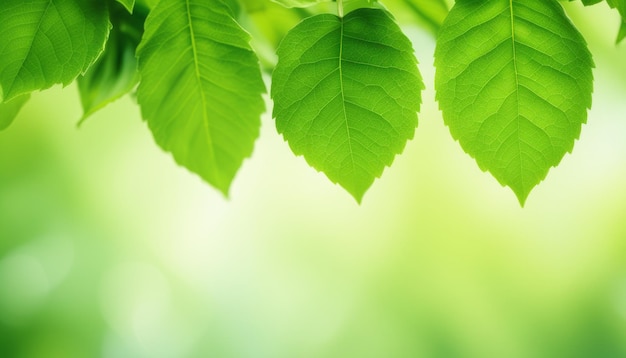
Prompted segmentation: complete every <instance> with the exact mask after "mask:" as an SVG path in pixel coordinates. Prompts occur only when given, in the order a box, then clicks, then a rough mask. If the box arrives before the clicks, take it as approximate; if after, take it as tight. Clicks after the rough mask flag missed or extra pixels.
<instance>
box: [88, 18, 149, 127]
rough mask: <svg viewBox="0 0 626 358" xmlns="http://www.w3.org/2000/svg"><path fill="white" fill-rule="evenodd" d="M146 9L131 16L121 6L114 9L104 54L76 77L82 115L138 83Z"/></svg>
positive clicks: (89, 112)
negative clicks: (138, 62)
mask: <svg viewBox="0 0 626 358" xmlns="http://www.w3.org/2000/svg"><path fill="white" fill-rule="evenodd" d="M146 15H147V10H146V9H144V8H142V7H138V8H137V9H136V11H135V13H134V14H133V15H130V14H129V13H127V12H126V10H125V9H123V8H122V7H121V6H117V7H113V8H112V9H111V21H112V22H113V29H112V30H111V33H110V35H109V40H108V41H107V44H106V47H105V50H104V53H103V54H102V55H101V56H100V58H99V59H98V61H97V62H96V63H95V64H94V65H93V66H91V67H90V68H89V70H88V71H87V73H85V75H83V76H79V77H78V78H77V81H76V82H77V83H78V90H79V93H80V100H81V104H82V106H83V117H82V119H81V121H83V120H85V119H86V118H87V117H88V116H90V115H91V114H93V113H95V112H96V111H98V110H99V109H101V108H103V107H104V106H106V105H107V104H109V103H111V102H113V101H114V100H116V99H118V98H120V97H122V96H123V95H125V94H126V93H128V92H129V91H130V90H132V89H133V88H134V87H135V85H136V84H137V83H138V82H139V72H138V71H137V59H136V57H135V49H136V48H137V45H139V41H140V40H141V35H142V32H143V25H144V21H145V17H146Z"/></svg>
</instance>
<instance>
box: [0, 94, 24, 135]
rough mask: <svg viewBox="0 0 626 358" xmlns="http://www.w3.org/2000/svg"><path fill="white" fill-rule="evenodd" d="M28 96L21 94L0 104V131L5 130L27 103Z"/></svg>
mask: <svg viewBox="0 0 626 358" xmlns="http://www.w3.org/2000/svg"><path fill="white" fill-rule="evenodd" d="M29 98H30V94H23V95H21V96H18V97H16V98H13V99H12V100H10V101H8V102H5V103H0V131H1V130H4V129H6V128H7V127H8V126H9V125H11V123H13V120H14V119H15V117H16V116H17V114H18V113H19V111H20V109H22V106H23V105H24V104H25V103H26V102H27V101H28V99H29Z"/></svg>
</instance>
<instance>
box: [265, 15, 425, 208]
mask: <svg viewBox="0 0 626 358" xmlns="http://www.w3.org/2000/svg"><path fill="white" fill-rule="evenodd" d="M422 88H423V84H422V79H421V76H420V74H419V71H418V69H417V60H416V59H415V56H414V55H413V48H412V46H411V42H410V41H409V40H408V39H407V38H406V37H405V36H404V34H403V33H402V32H401V30H400V28H399V27H398V25H397V24H396V22H395V21H394V20H393V19H392V18H391V17H390V15H389V14H388V13H387V12H385V11H383V10H377V9H359V10H356V11H354V12H351V13H349V14H348V15H346V16H345V17H344V18H343V19H342V18H339V17H337V16H335V15H330V14H323V15H317V16H314V17H310V18H308V19H305V20H304V21H303V22H301V23H300V24H299V25H298V26H296V27H295V28H294V29H293V30H291V31H290V32H289V33H288V34H287V36H286V37H285V38H284V40H283V41H282V42H281V44H280V46H279V48H278V64H277V65H276V69H275V71H274V74H273V78H272V97H273V99H274V117H275V118H276V128H277V129H278V132H280V133H282V134H283V136H284V138H285V139H286V140H287V141H288V142H289V146H290V147H291V149H292V150H293V152H294V153H295V154H296V155H304V157H305V158H306V160H307V162H308V163H309V164H310V165H311V166H313V167H314V168H316V169H317V170H320V171H323V172H324V173H325V174H326V175H327V176H328V178H329V179H330V180H331V181H333V182H335V183H339V184H340V185H341V186H343V187H344V188H345V189H346V190H347V191H348V192H350V193H351V194H352V195H353V196H354V197H355V198H356V199H357V201H361V199H362V197H363V194H364V193H365V191H366V190H367V189H368V188H369V187H370V186H371V184H372V183H373V181H374V179H375V178H377V177H379V176H380V175H381V174H382V172H383V170H384V168H385V166H389V165H391V163H392V162H393V159H394V157H395V155H396V154H399V153H401V152H402V150H403V149H404V146H405V144H406V141H407V140H408V139H411V138H412V137H413V134H414V132H415V127H416V126H417V114H416V112H417V111H418V110H419V107H420V103H421V97H420V95H421V89H422Z"/></svg>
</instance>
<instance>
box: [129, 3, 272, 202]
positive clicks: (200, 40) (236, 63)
mask: <svg viewBox="0 0 626 358" xmlns="http://www.w3.org/2000/svg"><path fill="white" fill-rule="evenodd" d="M248 41H249V36H248V34H247V33H246V32H245V31H244V30H243V29H242V28H241V27H240V26H239V25H238V24H237V23H236V22H235V20H234V19H233V13H232V9H231V8H230V7H228V6H227V5H226V4H225V3H224V2H223V1H221V0H214V1H209V2H207V1H206V0H161V1H159V3H158V4H157V6H156V7H155V8H154V9H153V10H152V11H151V12H150V14H149V15H148V18H147V20H146V25H145V33H144V37H143V40H142V43H141V44H140V45H139V48H138V49H137V54H138V57H139V71H140V73H141V83H140V84H139V88H138V101H139V104H140V105H141V111H142V114H143V117H144V118H145V119H146V120H147V121H148V125H149V126H150V129H151V130H152V133H153V135H154V138H155V140H156V142H157V143H158V144H159V145H160V146H161V147H162V148H163V149H164V150H166V151H168V152H171V153H172V154H173V155H174V158H175V159H176V161H177V162H178V163H179V164H181V165H183V166H185V167H187V168H188V169H189V170H191V171H192V172H194V173H197V174H199V175H200V176H201V177H202V178H203V179H204V180H206V181H207V182H209V183H211V184H212V185H213V186H215V187H216V188H218V189H219V190H221V191H222V192H223V193H224V194H227V193H228V189H229V187H230V183H231V182H232V180H233V178H234V176H235V174H236V172H237V170H238V169H239V167H240V166H241V164H242V162H243V160H244V159H245V158H246V157H248V156H250V154H251V153H252V149H253V147H254V141H255V139H256V138H257V137H258V135H259V127H260V118H259V117H260V114H261V113H262V112H264V110H265V104H264V101H263V98H262V93H263V92H264V91H265V86H264V84H263V80H262V79H261V71H260V68H259V63H258V59H257V57H256V56H255V54H254V52H253V51H252V50H251V48H250V45H249V43H248Z"/></svg>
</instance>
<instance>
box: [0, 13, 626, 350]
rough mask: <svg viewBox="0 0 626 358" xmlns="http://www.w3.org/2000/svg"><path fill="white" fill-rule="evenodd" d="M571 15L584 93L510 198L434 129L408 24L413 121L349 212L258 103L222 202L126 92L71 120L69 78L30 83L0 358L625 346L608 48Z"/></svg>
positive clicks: (610, 23) (8, 165)
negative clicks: (527, 182)
mask: <svg viewBox="0 0 626 358" xmlns="http://www.w3.org/2000/svg"><path fill="white" fill-rule="evenodd" d="M568 9H569V10H570V14H571V16H572V18H573V20H574V21H575V23H576V24H577V25H578V26H579V27H580V28H581V31H582V32H583V34H584V35H585V37H586V38H587V40H588V42H589V44H590V47H591V50H592V52H593V53H594V55H595V62H596V66H597V69H596V70H595V72H594V74H595V78H596V80H595V91H594V105H593V109H592V110H591V111H590V113H589V119H588V124H587V125H585V126H584V127H583V131H582V135H581V138H580V140H579V141H578V142H577V143H576V146H575V149H574V152H573V154H571V155H567V156H566V157H565V158H564V159H563V161H562V162H561V164H560V165H559V166H558V167H557V168H555V169H552V170H551V171H550V174H549V175H548V177H547V179H546V180H545V181H544V182H543V183H542V184H540V185H539V186H538V187H537V188H536V189H535V190H534V191H533V192H532V193H531V195H530V198H529V200H528V201H527V204H526V207H525V208H523V209H522V208H520V207H519V204H518V203H517V200H516V198H515V196H514V195H513V193H512V192H511V191H510V190H509V189H507V188H502V187H500V185H499V184H498V183H497V182H496V181H495V179H493V178H492V177H491V176H490V175H489V174H486V173H483V172H481V171H480V170H479V169H478V167H477V166H476V164H475V162H474V161H473V160H472V159H471V158H470V157H468V156H467V155H465V154H464V153H463V152H462V150H461V148H460V147H459V145H458V143H456V142H454V141H453V140H452V139H451V137H450V135H449V133H448V130H447V128H446V127H445V126H444V124H443V120H442V118H441V114H440V112H439V111H438V110H437V104H436V102H435V101H434V92H433V85H432V82H433V73H434V69H433V68H432V65H431V64H432V62H433V61H432V53H433V49H434V40H433V38H432V36H431V35H430V34H429V33H427V32H424V31H423V30H420V29H418V28H417V27H411V26H408V27H406V28H405V29H406V31H407V33H408V34H409V35H410V36H411V38H412V39H413V41H414V45H415V48H416V54H417V57H418V59H419V60H420V70H421V71H422V73H423V75H424V78H425V82H426V85H427V90H426V92H425V93H424V105H423V109H422V111H421V114H420V125H419V128H418V129H417V132H416V135H415V139H414V140H412V141H410V142H409V143H408V144H407V147H406V149H405V152H404V154H402V155H401V156H398V157H397V158H396V160H395V162H394V164H393V166H392V167H391V168H388V169H387V170H386V171H385V173H384V175H383V177H382V178H381V179H380V180H377V181H376V182H375V184H374V185H373V187H372V188H371V189H370V191H369V192H368V193H367V194H366V196H365V198H364V201H363V204H362V205H361V206H359V205H357V204H356V203H355V201H354V199H352V197H351V196H350V195H349V194H347V193H346V192H344V191H342V190H341V188H340V187H338V186H336V185H333V184H332V183H330V182H329V181H328V180H327V179H326V178H325V177H324V176H323V175H322V174H320V173H317V172H315V170H313V169H311V168H310V167H308V166H307V165H306V163H305V161H304V160H303V159H302V158H298V157H295V156H294V155H293V154H292V153H291V152H290V150H289V147H288V145H287V144H286V143H285V142H284V141H283V140H282V138H281V137H280V136H279V135H278V134H277V133H276V131H275V129H274V123H273V120H272V118H271V117H270V115H269V114H266V115H264V117H263V118H262V123H263V124H262V133H261V137H260V139H259V140H258V142H257V144H256V148H255V151H254V154H253V156H252V158H250V159H249V160H247V161H246V162H245V163H244V166H243V167H242V169H241V171H240V172H239V174H238V176H237V178H236V180H235V182H234V184H233V187H232V189H231V196H230V198H229V199H225V198H223V197H222V196H221V194H219V193H218V191H216V190H214V189H212V188H211V187H210V186H208V185H207V184H206V183H204V182H202V181H201V180H200V179H199V178H198V177H196V176H194V175H193V174H190V173H189V172H187V171H186V170H185V169H183V168H181V167H178V166H176V165H175V163H174V161H173V160H172V158H171V156H170V155H168V154H166V153H164V152H162V151H161V150H160V149H159V148H158V147H157V146H156V144H155V143H154V141H153V139H152V137H151V134H150V133H149V130H148V129H147V126H146V124H145V123H144V122H143V121H142V120H141V118H140V112H139V108H138V107H137V105H136V104H135V103H134V100H133V99H132V98H131V97H126V98H124V99H122V100H120V101H117V102H115V103H113V104H112V105H110V106H108V107H107V108H105V109H104V110H102V111H100V112H98V113H97V114H96V115H94V116H93V117H92V118H90V119H89V120H88V121H87V122H85V123H84V124H83V126H82V127H81V128H79V129H77V128H76V126H75V124H76V122H77V121H78V119H79V118H80V116H81V109H80V106H79V100H78V95H77V93H76V88H75V87H73V86H70V87H68V88H65V89H61V88H59V87H55V88H53V89H51V90H48V91H45V92H40V93H35V94H33V97H32V100H31V101H30V102H29V103H28V104H27V105H26V106H25V107H24V109H23V110H22V112H21V113H20V115H19V116H18V118H16V120H15V122H14V123H13V125H12V126H11V127H9V128H8V129H7V130H5V131H3V132H0V357H2V358H5V357H6V358H91V357H103V358H187V357H189V358H202V357H217V358H221V357H224V358H230V357H234V358H239V357H250V358H256V357H268V358H282V357H285V358H300V357H312V358H326V357H333V358H334V357H341V358H343V357H345V358H352V357H354V358H362V357H381V358H384V357H425V358H457V357H458V358H561V357H563V358H570V357H571V358H579V357H580V358H618V357H626V115H625V114H626V100H625V99H626V45H624V44H622V45H620V46H617V47H616V46H615V45H614V39H615V34H616V31H617V26H618V23H619V20H618V17H617V14H614V13H613V12H612V11H610V10H609V9H608V7H607V6H606V5H604V4H603V5H598V6H594V7H591V8H588V9H584V10H583V9H581V8H580V7H579V6H576V5H574V6H568ZM268 106H271V104H270V103H269V102H268ZM270 112H271V108H270V110H269V111H268V113H270Z"/></svg>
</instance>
